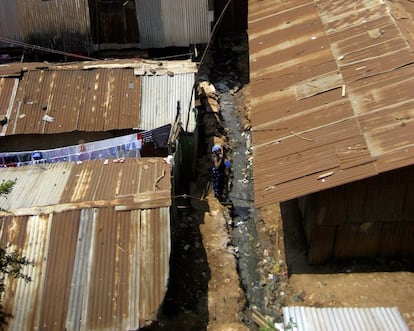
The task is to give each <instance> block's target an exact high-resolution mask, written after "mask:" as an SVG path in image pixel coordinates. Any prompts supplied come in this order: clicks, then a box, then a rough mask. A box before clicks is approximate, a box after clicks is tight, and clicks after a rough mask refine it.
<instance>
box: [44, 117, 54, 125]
mask: <svg viewBox="0 0 414 331" xmlns="http://www.w3.org/2000/svg"><path fill="white" fill-rule="evenodd" d="M43 120H44V121H45V122H48V123H52V122H53V121H54V120H55V119H54V117H52V116H49V115H45V116H43Z"/></svg>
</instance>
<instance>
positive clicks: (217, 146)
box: [211, 144, 221, 153]
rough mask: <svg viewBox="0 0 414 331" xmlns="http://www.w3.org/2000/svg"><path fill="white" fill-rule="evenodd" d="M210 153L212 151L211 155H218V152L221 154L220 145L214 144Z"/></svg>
mask: <svg viewBox="0 0 414 331" xmlns="http://www.w3.org/2000/svg"><path fill="white" fill-rule="evenodd" d="M211 151H212V152H213V153H220V152H221V146H220V145H218V144H215V145H214V146H213V148H212V149H211Z"/></svg>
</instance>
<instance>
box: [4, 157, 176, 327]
mask: <svg viewBox="0 0 414 331" xmlns="http://www.w3.org/2000/svg"><path fill="white" fill-rule="evenodd" d="M3 170H4V171H3ZM0 178H1V180H3V179H4V180H7V179H14V178H17V183H16V185H15V187H14V188H13V191H12V192H11V193H10V195H9V196H7V197H6V198H2V199H1V201H0V205H1V206H2V208H3V209H7V212H2V214H1V216H0V220H1V223H0V224H1V231H0V240H1V241H2V243H5V244H9V245H11V248H12V249H13V248H14V249H18V250H20V251H21V252H22V254H23V255H24V256H26V257H27V258H29V259H30V260H32V261H34V263H35V265H34V267H26V268H25V270H24V272H25V273H27V274H28V275H29V276H30V277H31V278H32V281H31V282H29V283H25V282H24V281H22V280H11V281H9V282H8V283H7V288H6V292H5V296H4V298H3V299H4V300H3V305H4V307H5V309H6V311H8V312H11V313H13V315H14V318H13V319H11V320H10V323H9V325H8V326H7V330H43V329H44V330H136V329H138V328H140V327H143V326H145V325H147V324H148V323H149V322H150V321H151V320H155V319H156V314H157V311H158V309H159V307H160V305H161V303H162V300H163V298H164V295H165V292H166V287H167V282H168V274H169V255H170V246H171V244H170V216H169V206H170V205H171V196H170V192H171V187H170V168H169V166H168V165H167V164H166V163H164V162H163V160H162V159H161V158H148V159H146V158H145V159H125V160H123V162H122V161H121V162H117V163H116V162H113V161H112V160H111V161H110V162H109V163H108V164H105V162H104V161H88V162H84V163H82V164H77V163H56V164H47V165H42V166H38V165H33V166H27V167H21V168H13V169H12V168H7V169H0Z"/></svg>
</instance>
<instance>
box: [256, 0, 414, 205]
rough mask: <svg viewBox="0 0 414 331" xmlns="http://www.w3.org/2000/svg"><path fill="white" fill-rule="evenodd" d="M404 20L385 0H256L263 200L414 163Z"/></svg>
mask: <svg viewBox="0 0 414 331" xmlns="http://www.w3.org/2000/svg"><path fill="white" fill-rule="evenodd" d="M412 12H413V11H411V13H412ZM406 13H410V11H409V10H408V9H407V11H406ZM407 15H408V14H407ZM399 22H400V20H398V19H396V18H395V17H394V16H393V15H392V10H391V7H390V6H388V5H387V4H386V3H385V2H383V1H379V0H363V1H358V2H343V1H341V2H338V1H316V2H315V1H283V2H275V1H270V0H263V1H249V31H248V33H249V49H250V91H251V101H252V114H251V119H252V128H253V142H254V190H255V199H256V204H257V205H258V206H264V205H266V204H269V203H273V202H277V201H285V200H288V199H292V198H295V197H298V196H302V195H305V194H308V193H311V192H316V191H320V190H323V189H326V188H329V187H334V186H338V185H342V184H344V183H348V182H352V181H356V180H359V179H362V178H366V177H370V176H374V175H376V174H378V173H381V172H385V171H388V170H392V169H397V168H400V167H404V166H406V165H410V164H413V163H414V129H413V125H414V120H413V117H414V98H413V96H412V91H413V90H414V81H413V79H412V77H413V74H414V64H413V63H414V55H413V49H412V48H411V47H410V44H411V43H410V36H409V35H408V34H407V33H406V32H405V31H402V29H401V24H399ZM406 24H408V23H406Z"/></svg>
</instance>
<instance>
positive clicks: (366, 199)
mask: <svg viewBox="0 0 414 331" xmlns="http://www.w3.org/2000/svg"><path fill="white" fill-rule="evenodd" d="M413 182H414V167H406V168H401V169H399V170H395V171H391V172H387V173H384V174H381V175H378V176H375V177H371V178H368V179H366V180H362V181H358V182H354V183H350V184H347V185H343V186H340V187H337V188H334V189H329V190H325V191H321V192H318V193H315V194H311V195H309V196H306V197H305V198H304V199H305V203H304V204H303V203H302V205H303V207H302V212H303V216H304V220H305V233H306V236H307V239H308V247H309V251H308V260H309V263H324V262H326V261H328V260H330V259H332V258H333V259H341V258H355V257H377V256H414V242H413V241H412V239H410V238H412V236H413V233H414V191H413V189H412V184H413Z"/></svg>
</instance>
